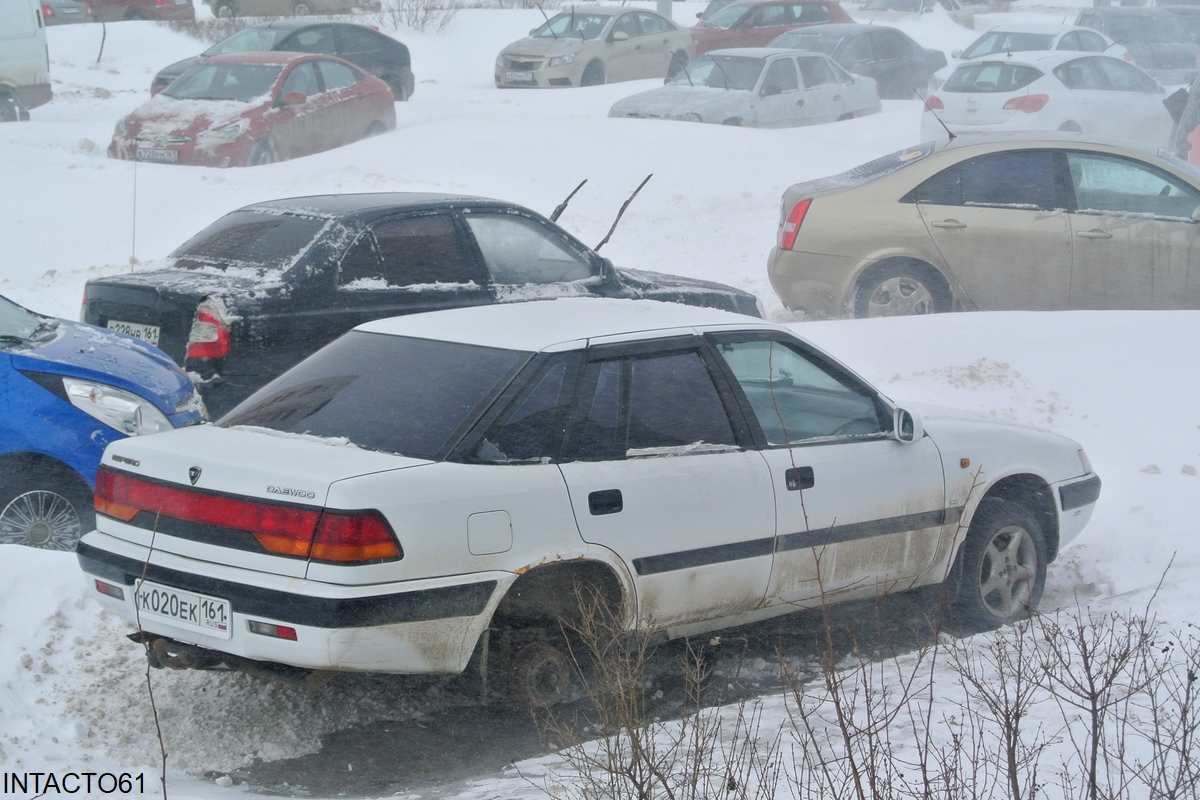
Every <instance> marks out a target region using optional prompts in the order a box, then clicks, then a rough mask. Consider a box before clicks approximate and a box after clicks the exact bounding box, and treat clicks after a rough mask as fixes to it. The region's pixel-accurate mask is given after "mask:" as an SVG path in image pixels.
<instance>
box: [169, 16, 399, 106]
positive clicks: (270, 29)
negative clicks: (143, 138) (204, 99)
mask: <svg viewBox="0 0 1200 800" xmlns="http://www.w3.org/2000/svg"><path fill="white" fill-rule="evenodd" d="M256 50H290V51H294V52H298V53H321V54H323V55H332V56H337V57H338V58H344V59H346V60H347V61H349V62H350V63H351V64H354V65H355V66H357V67H360V68H361V69H363V70H365V71H367V72H369V73H371V74H372V75H374V76H375V77H377V78H381V79H382V80H383V81H384V83H386V84H387V85H388V87H389V88H390V89H391V90H392V94H394V95H395V96H396V99H397V100H407V99H408V98H409V97H411V96H412V93H413V87H414V84H415V83H416V80H415V78H414V77H413V72H412V60H411V58H410V57H409V53H408V48H407V47H406V46H405V45H403V44H401V43H400V42H397V41H396V40H395V39H392V38H391V37H388V36H384V35H383V34H382V33H380V32H379V31H376V30H373V29H372V28H368V27H367V26H365V25H355V24H353V23H350V22H312V21H309V20H303V19H280V20H275V21H273V22H263V23H260V24H258V25H251V26H249V27H248V28H243V29H242V30H240V31H238V32H237V33H234V34H230V35H229V36H226V37H225V38H224V39H222V40H221V41H219V42H217V43H216V44H214V45H213V46H212V47H210V48H208V49H207V50H205V51H204V52H203V53H201V54H200V55H198V56H192V57H191V58H185V59H184V60H183V61H176V62H175V63H174V64H172V65H170V66H169V67H163V68H162V69H161V70H159V72H158V74H157V75H155V76H154V81H153V82H152V83H151V84H150V93H151V94H158V93H159V92H161V91H162V90H163V89H165V88H167V87H168V86H169V85H170V84H171V81H173V80H175V79H176V78H178V77H179V76H180V75H182V74H183V73H184V72H185V71H187V69H188V68H189V67H191V66H192V65H193V64H195V63H196V62H197V61H199V60H200V59H202V58H207V57H208V56H216V55H221V54H223V53H247V52H251V51H256Z"/></svg>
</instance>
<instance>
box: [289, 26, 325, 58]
mask: <svg viewBox="0 0 1200 800" xmlns="http://www.w3.org/2000/svg"><path fill="white" fill-rule="evenodd" d="M280 49H281V50H294V51H296V52H299V53H326V54H331V53H336V52H337V49H336V48H335V47H334V44H333V30H332V29H331V28H328V27H326V26H321V27H319V28H305V29H304V30H302V31H297V32H296V33H294V34H292V35H291V36H289V37H288V38H287V40H285V41H284V42H283V45H282V46H281V47H280Z"/></svg>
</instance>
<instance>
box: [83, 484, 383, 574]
mask: <svg viewBox="0 0 1200 800" xmlns="http://www.w3.org/2000/svg"><path fill="white" fill-rule="evenodd" d="M95 505H96V513H98V514H104V515H105V516H109V517H114V518H116V519H119V520H122V521H124V522H131V521H132V520H133V519H134V517H136V516H137V515H138V514H139V513H141V512H143V511H144V512H147V513H150V514H153V515H155V516H156V517H166V518H170V519H176V520H183V521H186V522H193V523H197V524H200V525H212V526H214V527H218V528H226V529H229V530H236V531H245V532H246V533H249V534H251V535H252V536H254V538H255V539H256V540H258V543H259V544H260V545H262V547H263V549H265V550H266V551H268V552H270V553H276V554H278V555H284V556H293V557H296V558H310V557H311V558H315V559H318V560H321V561H332V562H336V563H340V564H346V563H353V562H359V561H379V560H383V559H398V558H401V557H402V554H401V551H400V545H399V544H398V543H397V542H396V538H395V536H393V535H392V529H391V528H390V527H389V526H388V524H387V522H386V521H385V520H384V519H383V517H382V516H381V515H380V514H379V512H377V511H355V512H338V511H329V512H322V511H321V510H320V509H316V508H295V507H292V506H284V505H278V504H275V503H265V502H263V501H260V500H245V499H242V498H236V497H227V496H224V495H218V494H212V493H209V492H197V491H194V490H191V489H181V488H178V487H175V486H169V485H166V484H161V483H152V482H150V481H145V480H142V479H140V478H135V477H133V476H131V475H126V474H124V473H120V472H114V471H112V470H109V469H107V468H105V467H101V468H100V470H99V471H98V472H97V474H96V502H95Z"/></svg>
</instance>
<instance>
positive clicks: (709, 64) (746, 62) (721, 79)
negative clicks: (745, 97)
mask: <svg viewBox="0 0 1200 800" xmlns="http://www.w3.org/2000/svg"><path fill="white" fill-rule="evenodd" d="M765 66H766V61H764V60H763V59H761V58H748V57H746V56H727V55H712V54H706V55H703V56H700V57H699V58H697V59H696V60H695V61H692V62H690V63H689V64H688V65H687V66H686V67H684V68H683V69H681V70H679V74H677V75H676V76H675V77H674V78H671V80H670V83H675V84H682V85H685V86H711V87H713V88H716V89H737V90H740V91H745V92H748V91H750V90H752V89H753V88H754V84H756V83H758V76H759V75H761V74H762V71H763V68H764V67H765Z"/></svg>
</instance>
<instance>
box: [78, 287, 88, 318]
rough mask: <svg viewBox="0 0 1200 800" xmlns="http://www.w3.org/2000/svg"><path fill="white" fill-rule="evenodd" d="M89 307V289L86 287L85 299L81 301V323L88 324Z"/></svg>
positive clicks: (84, 291)
mask: <svg viewBox="0 0 1200 800" xmlns="http://www.w3.org/2000/svg"><path fill="white" fill-rule="evenodd" d="M87 306H88V299H87V288H86V287H85V288H84V290H83V299H82V300H80V301H79V321H80V322H87Z"/></svg>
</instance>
